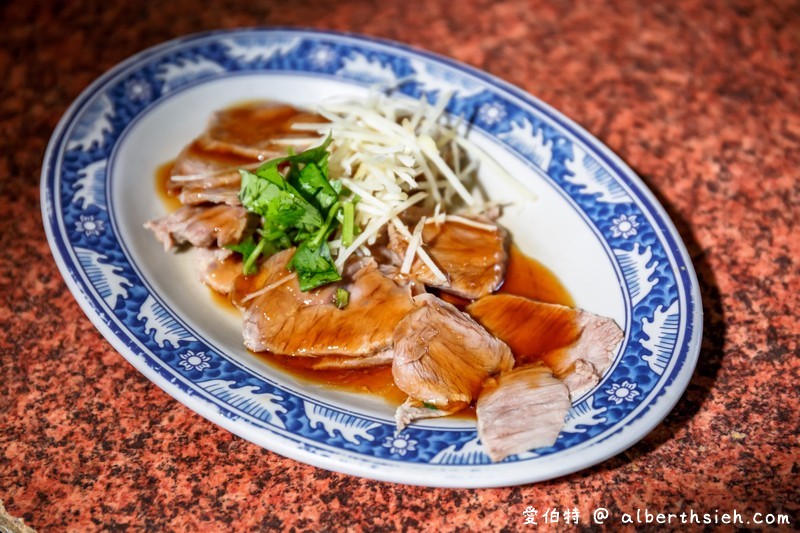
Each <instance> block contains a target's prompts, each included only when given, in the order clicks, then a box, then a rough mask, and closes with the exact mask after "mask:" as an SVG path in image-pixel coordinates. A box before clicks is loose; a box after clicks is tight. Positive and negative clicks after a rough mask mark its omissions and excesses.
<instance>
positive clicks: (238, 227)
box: [144, 205, 251, 250]
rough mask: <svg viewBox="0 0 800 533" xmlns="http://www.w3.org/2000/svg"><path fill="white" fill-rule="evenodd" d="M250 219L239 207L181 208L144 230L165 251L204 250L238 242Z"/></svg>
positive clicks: (149, 223)
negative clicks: (181, 246)
mask: <svg viewBox="0 0 800 533" xmlns="http://www.w3.org/2000/svg"><path fill="white" fill-rule="evenodd" d="M250 220H251V216H250V215H248V214H247V211H246V210H245V209H244V208H243V207H241V206H230V205H214V206H211V207H204V206H197V207H195V206H183V207H181V208H179V209H176V210H175V211H173V212H172V213H170V214H169V215H167V216H165V217H162V218H159V219H158V220H151V221H150V222H147V223H146V224H145V225H144V227H145V228H147V229H149V230H152V231H153V233H155V235H156V238H157V239H158V240H159V241H161V242H162V243H163V244H164V249H165V250H170V249H172V248H173V247H175V246H176V245H179V244H185V243H189V244H191V245H193V246H197V247H198V248H208V247H211V246H214V245H217V246H225V245H227V244H235V243H237V242H239V241H240V240H241V238H242V235H243V234H244V232H245V230H246V229H247V227H248V224H249V223H250Z"/></svg>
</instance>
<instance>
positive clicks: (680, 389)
mask: <svg viewBox="0 0 800 533" xmlns="http://www.w3.org/2000/svg"><path fill="white" fill-rule="evenodd" d="M262 32H268V33H276V32H287V33H295V34H298V35H300V36H302V35H306V34H313V35H315V36H318V37H320V36H330V37H338V38H347V39H352V40H354V41H356V42H359V43H364V42H366V43H373V44H378V45H380V46H382V47H386V48H389V49H399V50H401V51H403V52H405V53H409V54H411V55H417V56H421V57H423V58H424V59H427V60H432V61H433V62H434V63H438V64H444V65H446V66H448V67H450V68H453V69H455V70H457V71H461V72H466V73H467V74H469V75H472V76H474V77H476V78H478V79H480V80H482V81H483V82H485V83H487V84H488V85H489V86H494V87H496V88H499V89H501V90H502V91H505V92H507V93H510V94H511V95H513V96H514V97H516V98H517V99H519V100H521V101H522V102H525V103H533V104H535V105H534V107H535V108H536V109H537V110H538V111H541V112H543V113H544V114H545V115H547V116H548V118H549V119H551V120H552V121H554V122H555V123H557V124H558V125H560V126H563V127H565V128H566V129H567V131H568V132H569V133H570V134H571V135H572V136H573V137H575V138H576V139H578V140H580V142H581V143H583V144H584V146H587V147H590V148H592V149H593V150H595V151H596V152H599V153H600V154H602V156H603V157H604V158H605V159H606V160H607V162H609V163H610V164H612V165H613V167H614V170H615V172H616V176H617V177H618V178H624V179H625V180H626V182H627V184H628V186H629V188H630V189H631V191H632V192H634V193H635V194H636V195H637V196H638V197H639V200H640V201H642V202H644V204H645V206H646V208H647V211H649V212H650V213H651V214H653V215H656V217H657V218H658V219H659V222H660V223H662V226H663V227H658V228H655V227H654V229H656V230H657V231H658V233H659V238H660V239H662V240H663V241H664V242H665V243H669V249H670V251H671V252H672V254H673V255H674V258H675V259H676V260H682V262H683V263H684V264H685V265H686V271H685V272H683V275H684V276H685V278H686V279H685V280H684V281H685V282H687V281H688V283H685V287H684V290H685V296H686V299H687V301H686V308H687V310H688V311H690V312H691V313H692V321H691V323H690V322H689V321H687V324H686V330H685V339H684V341H683V344H684V345H686V351H685V354H686V356H685V358H684V359H683V361H681V363H682V364H681V369H680V371H679V372H677V374H676V376H675V378H674V379H673V380H672V381H671V382H669V383H665V385H664V386H663V387H664V388H667V387H668V389H667V390H666V391H664V392H663V393H662V394H661V395H659V396H658V397H657V398H654V400H655V404H654V405H651V406H650V409H649V413H650V414H651V415H650V417H649V418H639V419H637V420H636V422H637V427H638V428H639V431H636V432H635V435H634V436H628V437H627V438H626V439H625V440H626V441H627V443H626V445H625V446H624V447H616V448H613V449H611V450H607V452H606V453H601V454H594V455H593V456H592V457H587V458H586V459H584V460H583V461H577V462H572V461H571V462H570V464H569V465H564V466H563V467H562V468H560V469H555V470H553V471H551V472H549V473H548V475H547V476H546V477H541V478H536V477H535V476H533V477H531V476H521V479H517V480H507V479H502V480H499V479H498V480H496V481H497V482H495V483H491V482H489V483H486V482H481V483H478V484H476V483H471V482H466V481H465V480H461V481H462V482H461V483H459V482H458V480H453V479H446V480H444V481H447V482H445V483H431V482H430V480H429V479H428V480H425V481H423V482H420V480H419V477H420V476H424V474H423V472H420V471H419V470H418V468H416V467H422V470H425V469H429V467H430V465H427V464H407V463H395V464H394V465H393V466H402V467H405V468H406V469H408V470H409V471H410V475H407V476H406V475H403V472H402V469H400V470H399V471H398V469H397V468H393V469H388V470H387V471H386V475H382V472H381V470H380V469H376V468H375V467H374V466H373V468H372V469H370V468H366V467H365V468H361V467H359V466H354V465H353V464H351V463H345V464H342V463H341V462H339V463H336V464H333V465H332V464H330V462H329V461H326V460H325V458H324V456H320V455H316V454H311V453H304V450H302V448H301V449H300V450H299V451H300V453H297V452H298V450H296V449H285V450H282V449H280V448H282V447H283V446H282V445H279V446H276V445H275V443H273V442H270V443H268V444H267V443H264V442H262V440H263V439H262V438H260V435H256V436H254V435H253V434H248V433H247V432H246V431H244V430H243V429H242V427H240V424H238V423H237V422H236V421H235V420H231V419H229V418H227V417H225V416H224V414H222V413H221V412H220V411H219V408H218V406H217V405H215V404H214V403H213V402H211V401H209V400H206V399H204V398H202V397H199V396H197V395H195V394H191V393H187V392H185V391H181V390H177V391H176V390H174V387H171V386H170V382H169V381H168V380H167V379H166V378H165V377H164V376H162V375H161V374H159V373H158V372H156V371H155V370H154V369H153V368H151V367H150V366H149V365H148V364H147V363H146V362H145V361H144V360H143V359H142V358H141V357H138V356H137V355H136V354H135V353H129V352H128V350H129V349H130V347H129V346H127V345H126V343H125V342H124V341H123V340H122V339H121V338H120V336H119V335H120V334H124V333H125V332H123V331H120V330H119V328H115V327H114V325H113V323H112V321H111V320H104V316H103V315H104V312H103V310H102V309H100V308H99V307H98V306H96V305H95V304H94V303H93V302H92V301H91V297H90V296H89V295H87V294H86V292H85V291H84V288H83V287H82V286H81V285H80V284H79V282H78V281H77V280H76V279H75V277H80V276H79V275H78V273H77V272H73V271H72V270H71V269H70V268H69V267H68V266H67V264H66V262H65V261H64V257H63V256H62V255H61V253H63V251H62V252H61V253H57V250H60V247H61V245H63V243H60V242H59V241H57V240H56V232H55V231H54V228H55V225H56V224H57V221H58V215H59V214H60V212H57V211H56V210H55V205H56V203H57V202H56V201H55V196H56V195H57V191H53V190H51V189H50V188H49V187H48V186H47V184H48V177H49V176H50V175H51V173H53V172H54V170H55V168H57V165H52V163H53V162H54V161H55V159H54V155H55V153H56V150H59V151H63V150H65V144H64V143H65V140H66V139H63V138H62V136H64V135H65V133H66V130H67V126H68V125H69V123H70V122H71V120H72V119H74V118H75V115H76V112H77V111H79V110H80V109H82V107H83V106H84V105H85V104H86V102H87V101H89V100H90V99H91V97H92V95H93V94H94V93H95V92H97V89H99V88H102V87H103V86H104V85H105V84H106V83H107V82H108V81H109V80H111V79H113V78H114V77H115V76H116V75H118V74H119V73H120V72H122V71H124V70H126V69H128V68H129V67H131V66H134V65H136V64H139V63H141V62H143V61H145V60H146V59H147V58H148V57H150V56H153V55H155V54H158V53H162V52H166V51H168V50H170V49H176V48H179V47H180V46H181V45H184V44H187V43H191V42H195V41H198V40H202V39H206V38H210V37H220V36H227V35H236V34H242V33H262ZM50 194H53V197H54V201H53V202H52V203H51V202H50V197H49V195H50ZM40 202H41V209H42V216H43V222H44V226H45V234H46V236H47V241H48V245H49V247H50V250H51V253H52V255H53V257H54V259H55V261H56V264H57V266H58V269H59V272H60V274H61V276H62V278H64V280H65V282H66V284H67V286H68V288H69V289H70V292H71V293H72V295H73V297H74V298H75V299H76V300H77V301H78V303H79V305H80V307H81V309H82V310H83V311H84V313H85V314H86V315H87V317H88V318H89V319H90V321H91V322H92V324H93V325H94V326H95V327H96V328H97V329H98V331H100V333H101V334H102V335H103V336H104V337H105V338H106V340H107V341H109V343H110V344H111V345H112V346H113V347H114V348H115V350H116V351H117V352H118V353H120V355H122V356H123V357H124V358H125V359H126V360H127V361H128V362H129V363H130V364H131V365H132V366H134V368H136V369H137V370H138V371H139V372H140V373H142V374H143V375H144V376H145V377H146V378H147V379H149V380H150V381H151V382H153V383H155V384H156V385H157V386H159V387H160V388H161V389H162V390H164V391H165V392H166V393H167V394H169V395H170V396H172V397H173V398H174V399H176V400H178V401H179V402H181V403H183V404H184V405H186V406H187V407H188V408H190V409H191V410H193V411H194V412H195V413H197V414H199V415H201V416H203V417H204V418H206V419H208V420H210V421H211V422H213V423H215V424H217V425H219V426H221V427H223V428H225V429H226V430H228V431H230V432H232V433H234V434H236V435H238V436H240V437H242V438H244V439H246V440H248V441H251V442H254V443H256V444H257V445H259V446H261V447H263V448H266V449H269V450H272V451H275V452H276V453H279V454H281V455H284V456H286V457H290V458H293V459H295V460H298V461H301V462H304V463H306V464H311V465H313V466H317V467H321V468H325V469H328V470H335V471H339V472H344V473H348V474H352V475H357V476H362V477H368V478H372V479H377V480H381V481H392V482H400V483H407V484H412V485H424V486H438V487H499V486H509V485H517V484H524V483H530V482H535V481H544V480H546V479H552V478H555V477H560V476H562V475H565V474H568V473H572V472H578V471H580V470H584V469H585V468H588V467H590V466H593V465H595V464H598V463H600V462H603V461H605V460H607V459H608V458H610V457H613V456H615V455H617V454H619V453H621V452H622V451H624V450H625V449H627V448H629V447H630V446H633V445H634V444H636V443H637V442H639V441H640V440H641V439H642V438H643V437H645V436H646V435H647V434H649V433H650V432H651V431H652V430H653V429H654V428H655V427H656V426H658V425H659V424H660V423H661V422H662V421H663V419H664V418H665V417H666V416H667V415H668V414H669V413H670V411H671V410H672V409H673V407H674V406H675V404H676V403H677V402H678V401H679V399H680V398H681V397H682V395H683V394H684V392H685V390H686V387H687V386H688V383H689V381H690V380H691V377H692V376H693V374H694V369H695V367H696V364H697V361H698V359H699V353H700V348H701V339H702V325H703V322H702V313H703V309H702V300H701V296H700V291H699V283H698V280H697V276H696V273H695V270H694V267H693V264H692V261H691V256H690V255H689V253H688V250H687V249H686V246H685V243H684V242H683V240H682V238H681V236H680V233H679V232H678V231H677V229H676V227H675V225H674V223H673V221H672V219H671V218H670V216H669V215H668V213H667V212H666V210H665V208H664V207H663V206H662V205H661V203H660V202H659V201H658V200H657V198H656V197H655V195H654V194H653V192H652V191H651V190H650V189H649V187H648V186H647V185H646V184H645V183H644V182H643V181H642V179H641V178H640V177H639V176H638V175H637V174H636V173H635V172H633V170H632V169H630V167H629V166H628V165H627V164H626V163H624V162H623V161H622V159H621V158H620V157H619V156H618V155H617V154H615V153H614V152H613V151H611V149H610V148H609V147H607V146H606V145H605V144H604V143H603V142H602V141H600V140H599V139H597V138H596V137H594V136H593V135H592V134H590V133H589V132H587V131H586V130H585V129H584V128H583V127H581V126H580V125H578V124H577V123H575V122H574V121H573V120H572V119H570V118H569V117H567V116H565V115H564V114H563V113H561V112H560V111H558V110H556V109H554V108H552V107H551V106H550V105H549V104H547V103H545V102H542V101H541V100H539V99H538V98H537V97H536V96H534V95H532V94H529V93H527V92H525V91H524V90H522V89H521V88H518V87H516V86H514V85H511V84H510V83H508V82H506V81H504V80H502V79H500V78H497V77H496V76H494V75H492V74H490V73H488V72H485V71H481V70H479V69H477V68H475V67H472V66H470V65H466V64H464V63H461V62H459V61H456V60H454V59H451V58H448V57H444V56H441V55H438V54H435V53H432V52H429V51H426V50H422V49H419V48H416V47H414V46H410V45H407V44H403V43H397V42H394V41H391V40H387V39H382V38H376V37H372V36H367V35H359V34H357V33H352V32H340V31H328V30H318V29H311V28H292V27H255V28H238V29H228V30H212V31H207V32H199V33H193V34H190V35H186V36H181V37H177V38H175V39H171V40H168V41H165V42H162V43H159V44H156V45H154V46H151V47H149V48H147V49H145V50H142V51H140V52H137V53H136V54H133V55H132V56H129V57H128V58H126V59H124V60H123V61H121V62H119V63H117V64H116V65H114V66H113V67H111V68H110V69H109V70H107V71H105V72H104V73H103V74H102V75H101V76H99V77H98V78H97V79H95V80H94V81H93V82H92V83H91V84H90V85H89V86H88V87H87V88H85V89H84V90H83V91H82V92H81V93H80V95H79V96H78V97H77V98H75V100H74V101H73V102H72V103H71V105H70V106H69V107H68V108H67V110H66V111H65V112H64V115H63V116H62V117H61V119H60V120H59V123H58V125H57V126H56V128H55V130H54V132H53V134H52V136H51V138H50V141H49V143H48V146H47V149H46V151H45V155H44V164H43V166H42V174H41V180H40ZM65 247H66V246H65ZM676 276H677V274H676ZM79 295H80V297H79ZM665 400H666V401H665ZM654 411H655V412H656V413H657V415H656V416H655V417H653V416H652V413H653V412H654ZM633 422H634V421H631V423H633ZM270 431H271V432H273V433H274V430H272V428H270ZM619 437H620V432H617V433H614V434H612V435H610V436H608V440H610V439H615V440H616V439H617V438H619ZM601 442H602V441H601ZM606 448H608V447H606ZM339 452H340V453H341V451H339ZM567 452H569V451H567ZM352 453H353V455H356V452H352ZM569 455H570V454H569V453H565V454H564V455H562V457H564V456H569ZM361 460H362V461H363V462H364V463H375V462H380V459H379V458H361ZM481 466H482V465H472V466H470V467H463V468H464V469H465V471H461V472H459V475H461V474H466V473H467V472H466V471H468V470H482V468H481ZM351 467H352V468H351ZM426 467H428V468H426ZM438 468H441V466H439V467H438ZM398 473H399V474H400V475H398ZM414 474H417V475H414ZM495 478H497V476H489V480H491V479H495ZM483 481H486V480H483Z"/></svg>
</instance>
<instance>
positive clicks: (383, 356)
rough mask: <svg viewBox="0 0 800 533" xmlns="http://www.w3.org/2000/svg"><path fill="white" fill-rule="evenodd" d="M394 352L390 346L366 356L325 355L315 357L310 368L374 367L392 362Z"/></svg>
mask: <svg viewBox="0 0 800 533" xmlns="http://www.w3.org/2000/svg"><path fill="white" fill-rule="evenodd" d="M393 357H394V352H392V349H391V348H388V349H386V350H381V351H380V352H377V353H375V354H373V355H368V356H367V357H337V356H327V357H320V358H318V359H315V362H314V364H313V365H311V368H313V369H314V370H356V369H360V368H374V367H376V366H388V365H391V364H392V358H393Z"/></svg>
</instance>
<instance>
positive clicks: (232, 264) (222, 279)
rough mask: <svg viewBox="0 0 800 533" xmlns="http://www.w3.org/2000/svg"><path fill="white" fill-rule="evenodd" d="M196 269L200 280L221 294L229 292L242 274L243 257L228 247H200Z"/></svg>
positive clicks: (196, 257)
mask: <svg viewBox="0 0 800 533" xmlns="http://www.w3.org/2000/svg"><path fill="white" fill-rule="evenodd" d="M195 270H196V272H197V277H198V278H199V279H200V281H202V282H203V283H205V284H206V285H208V286H209V287H210V288H211V289H213V290H215V291H217V292H218V293H220V294H228V293H229V292H230V291H231V289H232V288H233V282H234V281H236V278H238V277H239V276H240V275H241V274H242V258H241V256H240V255H238V254H234V253H233V252H231V251H230V250H228V249H226V248H198V249H197V250H196V255H195Z"/></svg>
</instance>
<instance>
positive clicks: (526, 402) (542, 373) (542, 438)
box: [476, 363, 570, 461]
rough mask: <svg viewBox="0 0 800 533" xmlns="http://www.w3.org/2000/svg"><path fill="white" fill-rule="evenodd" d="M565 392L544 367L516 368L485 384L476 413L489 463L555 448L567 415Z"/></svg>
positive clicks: (559, 381)
mask: <svg viewBox="0 0 800 533" xmlns="http://www.w3.org/2000/svg"><path fill="white" fill-rule="evenodd" d="M569 407H570V401H569V390H568V389H567V387H566V385H564V383H563V382H562V381H561V380H559V379H557V378H555V377H554V376H553V372H552V371H551V370H550V368H548V367H547V366H546V365H544V364H542V363H536V364H533V365H528V366H523V367H517V368H515V369H514V370H512V371H511V372H507V373H504V374H501V375H500V376H499V377H497V378H494V379H489V380H488V381H487V382H486V385H485V386H484V388H483V390H482V391H481V394H480V396H478V403H477V408H476V412H477V415H478V436H479V437H480V439H481V443H483V447H484V448H485V449H486V453H487V454H488V455H489V457H490V458H491V459H492V461H502V460H503V459H505V458H506V457H508V456H509V455H513V454H516V453H522V452H525V451H528V450H532V449H534V448H546V447H548V446H552V445H553V444H555V442H556V439H557V438H558V434H559V433H560V432H561V428H562V427H563V426H564V417H566V415H567V411H569Z"/></svg>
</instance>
